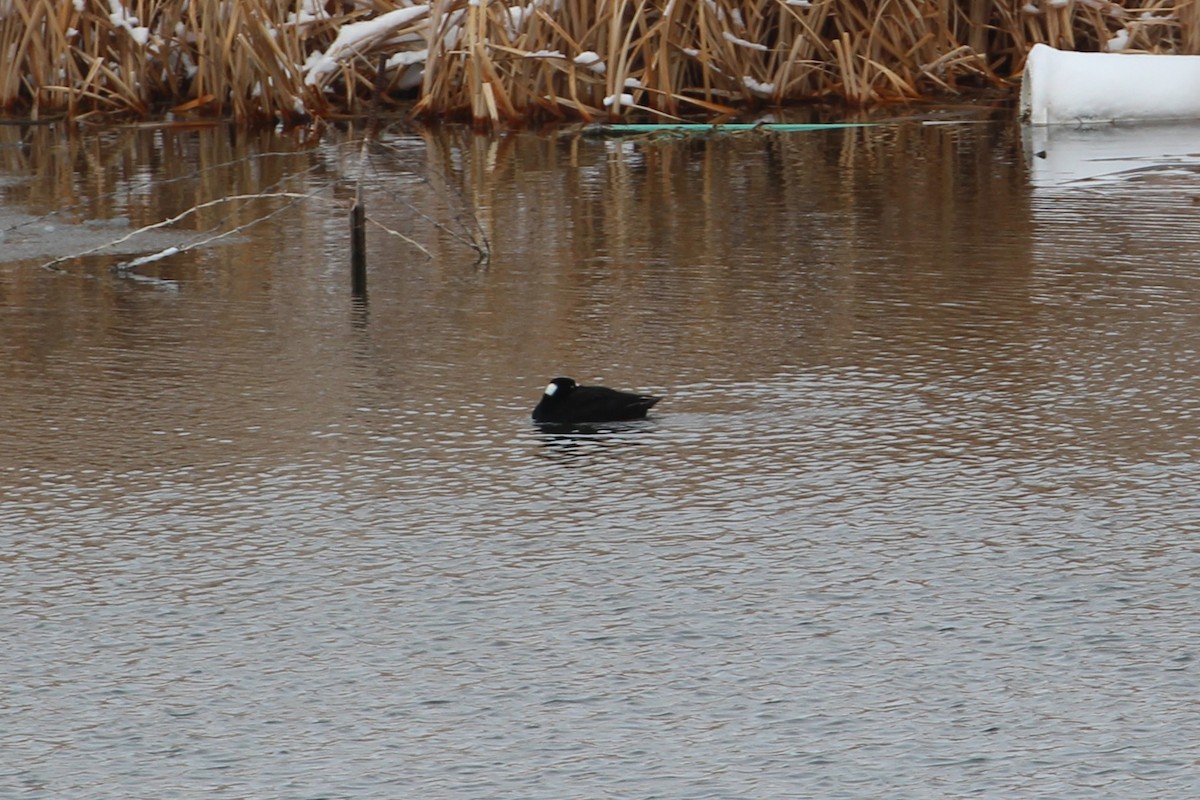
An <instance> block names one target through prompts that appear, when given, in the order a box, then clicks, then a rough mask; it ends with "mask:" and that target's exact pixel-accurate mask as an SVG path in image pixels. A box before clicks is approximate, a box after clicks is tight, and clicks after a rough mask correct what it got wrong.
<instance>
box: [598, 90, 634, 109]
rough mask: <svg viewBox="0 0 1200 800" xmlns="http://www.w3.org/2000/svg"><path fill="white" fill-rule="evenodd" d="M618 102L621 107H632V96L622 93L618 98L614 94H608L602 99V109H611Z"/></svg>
mask: <svg viewBox="0 0 1200 800" xmlns="http://www.w3.org/2000/svg"><path fill="white" fill-rule="evenodd" d="M618 102H619V103H620V105H623V106H631V105H633V95H631V94H624V93H622V94H621V95H620V96H618V95H615V94H610V95H609V96H608V97H606V98H604V107H605V108H612V107H613V105H615V104H617V103H618Z"/></svg>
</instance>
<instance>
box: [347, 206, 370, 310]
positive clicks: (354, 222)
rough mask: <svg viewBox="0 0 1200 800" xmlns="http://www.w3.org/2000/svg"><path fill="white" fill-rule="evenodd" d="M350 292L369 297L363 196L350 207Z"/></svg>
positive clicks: (365, 215)
mask: <svg viewBox="0 0 1200 800" xmlns="http://www.w3.org/2000/svg"><path fill="white" fill-rule="evenodd" d="M350 292H351V294H353V295H354V296H355V297H358V298H363V297H366V296H367V212H366V209H364V208H363V204H362V197H361V196H360V197H355V198H354V204H353V205H351V206H350Z"/></svg>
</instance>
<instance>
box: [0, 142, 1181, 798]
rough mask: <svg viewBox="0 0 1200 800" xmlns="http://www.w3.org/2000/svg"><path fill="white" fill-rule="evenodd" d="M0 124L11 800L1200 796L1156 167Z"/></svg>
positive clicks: (1164, 206) (954, 146)
mask: <svg viewBox="0 0 1200 800" xmlns="http://www.w3.org/2000/svg"><path fill="white" fill-rule="evenodd" d="M0 139H2V142H0V165H2V167H3V169H2V172H0V196H2V197H3V205H2V209H3V210H2V211H0V223H3V224H0V228H3V238H0V262H2V263H0V365H2V366H0V419H2V420H3V425H2V426H0V459H2V461H0V488H2V490H3V494H2V495H0V543H2V545H3V547H2V550H0V634H2V635H3V641H4V643H5V652H4V654H3V655H0V687H2V688H0V796H2V797H6V798H7V797H14V798H16V797H20V798H201V797H203V798H251V797H253V798H406V797H421V798H548V799H549V798H601V797H612V798H785V797H787V798H791V797H814V798H876V797H905V798H941V797H966V796H979V797H1005V798H1012V797H1087V798H1093V797H1113V798H1132V797H1159V798H1163V797H1175V798H1190V797H1194V796H1196V795H1197V794H1198V793H1200V744H1198V743H1200V713H1198V712H1200V707H1198V705H1197V697H1198V696H1200V681H1198V680H1197V665H1196V663H1195V658H1196V655H1197V650H1198V649H1200V640H1198V638H1197V633H1196V631H1197V630H1200V627H1198V619H1197V606H1198V605H1200V590H1198V589H1197V582H1198V579H1200V545H1197V542H1196V538H1195V537H1196V534H1197V532H1198V531H1200V503H1197V500H1196V497H1195V495H1196V491H1195V487H1196V486H1197V484H1198V482H1200V469H1198V468H1197V455H1198V454H1200V439H1198V434H1200V419H1198V416H1197V415H1198V413H1200V377H1198V375H1197V368H1196V367H1197V349H1198V348H1200V314H1197V312H1196V309H1197V302H1198V301H1200V266H1198V264H1197V261H1198V259H1197V254H1198V252H1200V226H1198V224H1197V220H1198V215H1200V206H1196V205H1194V204H1193V202H1192V198H1193V197H1194V196H1195V193H1196V186H1197V184H1196V181H1195V174H1196V173H1195V170H1194V167H1193V166H1192V165H1190V164H1188V163H1182V164H1181V163H1180V161H1179V160H1178V159H1175V160H1170V159H1165V160H1164V159H1159V160H1151V161H1150V162H1148V164H1140V165H1139V166H1138V167H1137V169H1135V170H1132V171H1131V170H1129V169H1125V168H1124V167H1122V168H1119V169H1118V168H1116V167H1114V169H1113V171H1114V173H1116V174H1115V175H1113V176H1110V177H1109V178H1105V177H1103V176H1101V177H1099V178H1097V177H1096V176H1094V175H1090V176H1088V177H1087V178H1086V179H1081V180H1074V179H1073V178H1072V177H1071V175H1070V174H1067V175H1063V174H1060V173H1057V172H1053V170H1051V171H1049V172H1047V170H1046V169H1045V168H1044V167H1043V166H1040V162H1039V161H1038V159H1037V158H1035V157H1033V156H1032V155H1031V154H1030V153H1029V152H1028V150H1029V148H1028V147H1024V148H1023V146H1022V141H1021V132H1020V130H1019V129H1017V128H1015V127H1013V126H1011V125H1010V124H1008V123H1006V122H1003V121H1000V122H993V123H989V124H964V125H947V126H928V125H921V124H918V123H915V122H908V123H904V124H900V125H889V126H884V127H879V128H867V129H857V130H841V131H831V132H827V133H825V132H818V133H806V134H799V135H789V136H777V137H765V136H762V135H760V134H754V135H748V136H737V137H722V138H716V139H707V140H679V139H674V138H671V139H665V140H658V139H639V140H602V139H592V138H587V137H581V136H578V135H574V134H572V133H570V132H562V133H557V134H543V135H535V134H520V135H510V136H507V137H502V138H497V139H486V138H478V137H472V136H470V135H469V134H466V133H464V132H461V131H455V130H449V131H445V132H441V133H435V132H426V133H421V134H407V133H404V132H402V131H400V130H398V129H397V130H392V131H390V132H388V133H386V134H385V135H384V136H383V143H384V145H386V147H380V148H378V149H376V150H375V151H374V152H372V154H371V156H370V158H369V160H368V161H367V162H366V164H365V169H363V167H364V165H363V164H362V163H360V160H359V148H358V146H357V143H356V139H355V134H354V132H352V131H351V132H345V133H337V132H330V133H327V135H326V136H325V137H324V138H322V139H320V140H319V141H315V142H314V141H306V140H305V139H304V138H303V137H302V135H300V134H295V135H293V134H272V133H261V134H254V135H249V134H242V133H236V132H230V131H224V130H216V129H211V130H174V129H170V128H166V129H150V130H142V129H137V130H123V129H111V130H104V131H98V132H86V131H85V132H80V133H76V134H73V135H66V134H65V133H63V132H61V131H58V130H55V129H53V128H29V129H26V128H19V127H8V128H0ZM1052 149H1053V148H1052ZM1054 152H1055V153H1057V152H1059V151H1058V150H1057V149H1054ZM1102 171H1103V170H1102ZM360 175H361V176H362V177H363V179H364V180H365V190H366V191H365V198H366V203H367V208H368V212H369V213H370V214H371V215H372V216H373V217H374V218H376V219H378V220H379V221H380V223H382V224H383V225H386V226H389V227H391V228H393V229H395V230H397V231H398V232H400V233H403V234H405V235H406V236H409V237H411V238H412V239H414V240H415V241H417V242H418V243H420V244H421V245H422V246H423V247H425V248H426V249H427V250H428V251H429V253H430V257H428V258H427V257H426V256H425V255H423V254H422V253H421V252H420V251H419V250H417V249H415V248H414V247H412V246H409V245H408V244H406V243H404V242H403V241H401V240H399V239H397V238H395V237H391V236H387V235H385V234H384V233H382V232H381V231H380V230H379V229H378V228H372V230H371V233H370V237H369V257H370V276H369V281H370V284H369V291H370V293H369V298H368V300H367V302H366V303H356V302H354V301H353V299H352V298H351V297H350V295H349V291H348V290H349V276H348V266H347V264H348V256H347V253H346V248H347V243H348V235H347V234H348V231H347V223H346V212H345V203H346V201H347V200H348V199H349V197H350V196H351V195H352V194H353V191H354V186H355V180H356V179H357V178H358V177H359V176H360ZM268 190H269V191H271V192H285V191H286V192H291V193H307V192H313V193H315V197H314V198H313V199H310V200H304V201H296V200H295V198H282V197H276V198H274V199H267V200H262V201H256V202H245V203H242V204H240V205H236V206H235V205H228V204H227V205H219V206H214V207H211V208H207V209H205V210H203V211H201V212H200V213H199V214H198V215H195V216H190V217H187V218H186V219H185V220H183V221H181V222H180V223H179V224H177V225H175V226H172V227H170V228H168V229H166V230H159V231H156V232H154V233H152V234H149V235H146V236H142V237H134V238H133V239H131V240H130V241H128V242H125V243H123V244H120V245H116V246H114V247H110V248H107V249H105V250H103V251H101V252H99V253H96V254H92V255H84V256H81V257H79V258H68V259H67V260H66V261H64V262H62V263H59V264H56V265H54V266H51V267H47V266H45V265H46V264H47V262H49V261H50V260H51V259H54V258H57V257H60V256H71V255H72V254H77V253H81V252H83V251H84V250H86V249H90V248H92V247H96V246H99V245H102V244H104V243H105V242H108V241H111V240H113V239H116V238H118V237H120V236H123V235H124V234H125V233H127V232H129V231H131V230H133V229H134V228H137V227H139V226H143V225H147V224H150V223H153V222H156V221H159V220H162V219H165V218H167V217H170V216H173V215H175V214H179V213H181V212H183V211H185V210H186V209H188V208H189V207H190V206H192V205H195V204H198V203H202V202H205V201H207V200H210V199H213V198H216V197H220V196H222V195H234V194H244V193H253V192H261V191H268ZM288 203H295V204H294V205H290V206H289V205H288ZM271 211H279V213H278V214H277V215H275V216H273V217H271V218H270V219H269V220H267V221H266V222H263V223H262V224H260V225H257V226H253V227H249V228H246V229H244V230H240V231H239V232H237V233H236V234H235V235H233V236H230V237H228V238H226V239H222V240H220V241H216V242H213V243H211V244H208V245H205V246H202V247H199V248H197V249H195V250H191V251H187V252H184V253H182V254H179V255H175V256H172V257H169V258H165V259H163V260H161V261H156V262H154V263H151V264H147V265H145V266H140V267H136V268H131V269H128V268H127V269H118V270H116V271H114V269H113V267H114V266H115V265H120V264H128V263H129V260H130V259H131V258H134V257H136V256H139V255H146V254H148V253H152V252H156V251H158V250H161V249H162V248H164V247H166V246H168V245H172V244H186V243H187V242H188V241H194V240H195V239H197V238H203V237H204V236H205V235H210V234H206V233H205V232H209V231H215V230H229V229H231V228H236V227H239V226H242V225H245V224H247V223H249V222H252V221H253V220H255V219H257V218H259V217H262V216H264V215H265V214H266V213H268V212H271ZM473 220H475V221H478V223H479V224H480V226H481V227H482V230H483V231H484V232H485V233H486V235H487V237H488V240H489V242H490V246H491V251H492V257H491V260H490V263H486V264H480V263H476V262H475V253H474V252H473V251H472V250H471V249H470V248H469V247H467V246H466V245H464V244H463V243H462V241H460V239H459V238H458V236H459V234H460V233H461V234H462V235H469V234H468V233H467V231H468V230H469V229H470V227H471V222H472V221H473ZM435 223H436V224H435ZM559 374H564V375H572V376H574V377H576V378H578V379H580V380H581V381H585V382H601V383H605V384H608V385H614V386H618V387H621V388H627V389H637V390H641V391H647V392H653V393H659V394H662V395H664V396H665V399H664V400H663V402H662V403H660V404H659V405H658V406H657V407H656V408H655V410H654V412H653V413H652V414H651V417H650V419H648V420H646V421H642V422H635V423H624V424H620V425H613V426H609V427H602V428H600V429H598V430H589V431H569V432H565V433H564V432H545V431H541V430H539V429H537V428H535V427H533V426H532V425H531V424H530V422H529V419H528V415H529V410H530V409H531V408H532V406H533V404H534V403H535V402H536V401H537V398H538V395H539V393H540V391H541V388H542V387H543V386H544V385H545V383H546V381H547V380H548V379H549V378H551V377H553V376H555V375H559Z"/></svg>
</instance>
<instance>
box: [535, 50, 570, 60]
mask: <svg viewBox="0 0 1200 800" xmlns="http://www.w3.org/2000/svg"><path fill="white" fill-rule="evenodd" d="M525 58H566V56H564V55H563V54H562V53H560V52H559V51H557V50H534V51H533V52H532V53H526V54H525Z"/></svg>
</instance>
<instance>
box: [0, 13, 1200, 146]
mask: <svg viewBox="0 0 1200 800" xmlns="http://www.w3.org/2000/svg"><path fill="white" fill-rule="evenodd" d="M334 5H335V4H334V3H319V2H316V0H300V1H299V2H283V1H282V0H245V2H230V1H229V0H193V2H191V3H186V2H183V0H146V2H141V3H138V4H136V8H137V10H138V13H136V14H135V13H134V11H133V8H134V7H135V4H133V3H124V4H123V3H121V2H119V0H111V2H104V3H100V2H95V0H90V2H86V1H85V0H77V2H74V3H70V4H62V3H58V2H55V0H13V2H11V3H9V4H8V6H7V8H8V10H7V11H6V12H4V13H3V14H2V15H0V45H3V46H4V48H5V51H6V52H7V53H9V54H10V57H9V59H8V60H7V61H6V62H5V64H4V65H3V66H0V110H3V112H4V113H6V114H9V115H22V116H25V117H26V118H28V119H29V120H30V121H31V122H36V121H39V120H40V119H42V118H44V117H46V116H55V117H65V118H66V119H68V120H73V121H80V120H89V119H95V118H102V119H104V120H105V121H113V120H123V121H129V120H154V119H160V120H161V119H164V118H170V119H172V120H174V121H178V122H181V123H182V122H187V121H192V122H200V121H204V120H226V119H232V120H234V121H235V122H239V123H243V124H272V125H274V124H281V125H283V126H285V127H291V126H295V125H302V124H308V123H311V122H313V121H336V120H337V119H339V118H356V117H357V118H361V117H364V116H367V115H369V114H372V113H391V112H394V111H396V110H397V109H401V108H404V109H406V110H407V113H409V114H410V115H411V116H412V117H414V118H417V119H421V120H426V121H440V120H445V121H456V122H464V121H465V122H470V123H473V124H474V125H476V126H477V127H485V128H487V127H491V128H501V127H518V128H521V127H537V126H538V125H541V124H543V123H554V122H583V123H592V122H650V123H655V122H677V121H685V120H686V121H693V122H695V121H702V122H703V121H712V120H719V119H729V118H734V117H744V116H745V115H747V114H753V113H755V112H757V111H761V110H763V109H766V108H775V107H785V108H791V107H796V106H802V105H808V104H822V105H829V104H832V105H836V106H839V107H841V108H843V109H856V108H873V107H879V106H884V107H886V106H889V105H892V104H896V103H903V102H909V101H921V100H924V101H929V100H934V99H937V100H941V101H946V102H954V101H955V99H959V100H961V99H962V98H963V97H978V96H981V95H986V94H990V93H995V92H1004V93H1010V94H1011V92H1012V89H1013V81H1014V79H1015V78H1018V77H1019V76H1020V74H1021V70H1022V69H1023V67H1024V61H1025V58H1026V55H1027V53H1028V51H1029V49H1030V48H1031V47H1032V46H1033V44H1035V43H1038V42H1046V43H1049V44H1052V45H1054V46H1056V47H1060V48H1063V49H1071V50H1107V51H1111V52H1129V51H1137V52H1186V51H1187V49H1188V46H1189V43H1190V42H1191V41H1192V40H1193V39H1196V40H1200V9H1190V8H1189V9H1187V10H1185V11H1183V12H1180V15H1182V16H1187V15H1191V17H1194V18H1195V19H1182V18H1181V16H1180V15H1176V14H1175V13H1174V6H1172V5H1168V4H1167V3H1165V2H1156V0H1150V2H1148V3H1146V4H1144V5H1143V6H1142V7H1139V8H1138V9H1136V10H1134V9H1130V10H1129V11H1125V10H1124V9H1123V8H1122V7H1119V6H1115V5H1114V6H1113V8H1112V9H1109V11H1108V12H1105V13H1104V14H1100V13H1099V12H1097V11H1095V10H1094V9H1088V8H1084V7H1079V8H1077V7H1076V5H1075V4H1071V5H1069V6H1056V5H1055V3H1054V0H1032V1H1031V2H1029V3H1026V4H1025V5H1023V6H1021V7H1019V8H1017V7H1016V6H1015V4H1000V3H987V2H983V0H955V1H954V2H950V3H943V4H939V5H937V6H936V7H931V8H929V9H925V11H924V12H922V13H921V14H920V15H916V14H912V15H901V14H899V13H898V11H899V7H897V6H895V5H894V4H892V3H890V2H887V0H867V2H865V3H864V2H863V1H862V0H769V1H768V2H764V3H758V4H752V3H749V2H745V1H744V0H653V2H642V3H626V4H616V3H612V2H609V3H598V2H596V1H595V0H557V2H552V1H551V0H531V2H529V3H527V4H523V5H518V4H515V3H514V4H506V3H501V2H496V0H491V2H488V0H482V1H478V0H447V1H446V2H436V3H430V4H416V3H406V2H395V1H394V0H382V1H381V2H375V3H354V2H347V3H340V4H336V5H337V6H338V10H334V11H331V10H330V9H331V8H332V7H333V6H334Z"/></svg>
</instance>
